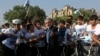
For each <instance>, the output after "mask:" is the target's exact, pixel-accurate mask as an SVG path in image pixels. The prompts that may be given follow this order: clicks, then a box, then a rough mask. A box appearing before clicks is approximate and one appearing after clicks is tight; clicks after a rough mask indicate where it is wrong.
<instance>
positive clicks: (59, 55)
mask: <svg viewBox="0 0 100 56" xmlns="http://www.w3.org/2000/svg"><path fill="white" fill-rule="evenodd" d="M63 48H64V47H63V46H59V47H58V48H57V56H61V55H62V54H63V55H64V54H65V53H63V51H64V50H63Z"/></svg>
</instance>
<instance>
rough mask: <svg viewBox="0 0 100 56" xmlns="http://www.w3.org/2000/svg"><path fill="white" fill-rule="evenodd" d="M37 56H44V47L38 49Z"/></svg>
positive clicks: (45, 50)
mask: <svg viewBox="0 0 100 56" xmlns="http://www.w3.org/2000/svg"><path fill="white" fill-rule="evenodd" d="M38 52H39V55H41V56H46V52H47V49H46V47H38Z"/></svg>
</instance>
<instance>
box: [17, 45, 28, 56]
mask: <svg viewBox="0 0 100 56" xmlns="http://www.w3.org/2000/svg"><path fill="white" fill-rule="evenodd" d="M27 50H28V46H27V45H26V44H20V45H16V56H26V53H27Z"/></svg>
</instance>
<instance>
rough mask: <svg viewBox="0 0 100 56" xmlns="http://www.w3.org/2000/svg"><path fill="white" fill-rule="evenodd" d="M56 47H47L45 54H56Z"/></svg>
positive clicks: (54, 55)
mask: <svg viewBox="0 0 100 56" xmlns="http://www.w3.org/2000/svg"><path fill="white" fill-rule="evenodd" d="M57 49H58V48H57V47H48V48H47V56H57V55H58V53H57Z"/></svg>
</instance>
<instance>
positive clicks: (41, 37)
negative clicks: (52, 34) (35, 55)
mask: <svg viewBox="0 0 100 56" xmlns="http://www.w3.org/2000/svg"><path fill="white" fill-rule="evenodd" d="M34 33H35V34H36V37H37V39H38V41H37V43H36V47H37V48H38V51H39V54H40V55H41V56H46V43H45V31H44V29H43V28H42V27H41V22H40V20H36V21H35V27H34Z"/></svg>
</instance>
